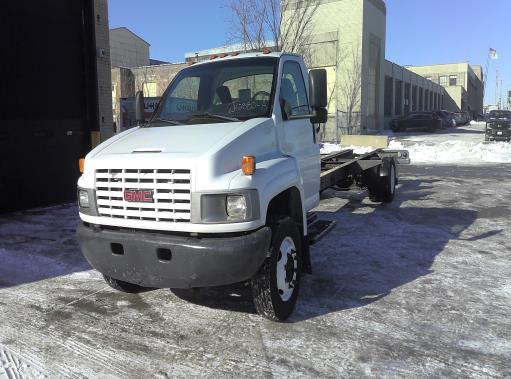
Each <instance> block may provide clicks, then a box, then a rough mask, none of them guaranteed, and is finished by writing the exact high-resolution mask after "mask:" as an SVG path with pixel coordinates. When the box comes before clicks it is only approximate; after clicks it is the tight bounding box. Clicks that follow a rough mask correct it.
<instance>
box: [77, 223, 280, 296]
mask: <svg viewBox="0 0 511 379" xmlns="http://www.w3.org/2000/svg"><path fill="white" fill-rule="evenodd" d="M77 234H78V242H79V244H80V248H81V250H82V253H83V255H84V256H85V258H86V259H87V261H88V262H89V263H90V264H91V266H92V267H94V268H95V269H96V270H98V271H99V272H101V273H103V274H105V275H107V276H110V277H112V278H114V279H118V280H122V281H125V282H129V283H133V284H138V285H140V286H143V287H154V288H193V287H209V286H219V285H226V284H232V283H237V282H242V281H245V280H247V279H250V278H251V277H252V276H253V275H254V274H255V273H256V272H257V271H258V270H259V268H260V267H261V265H262V264H263V262H264V260H265V258H266V256H267V252H268V249H269V246H270V239H271V231H270V229H269V228H268V227H263V228H261V229H259V230H257V231H255V232H252V233H250V234H246V235H237V236H233V237H231V236H228V237H220V238H195V237H188V236H176V235H168V234H163V233H149V232H145V231H133V230H130V231H124V230H108V229H101V228H98V227H94V228H93V227H90V226H86V225H83V224H81V225H80V226H79V227H78V229H77Z"/></svg>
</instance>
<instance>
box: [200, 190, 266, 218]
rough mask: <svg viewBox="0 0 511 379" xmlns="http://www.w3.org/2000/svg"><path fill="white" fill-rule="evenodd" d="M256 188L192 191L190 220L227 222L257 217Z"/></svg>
mask: <svg viewBox="0 0 511 379" xmlns="http://www.w3.org/2000/svg"><path fill="white" fill-rule="evenodd" d="M259 214H260V210H259V195H258V192H257V190H255V189H248V190H239V191H236V192H232V193H200V192H196V193H192V214H191V222H192V223H194V224H225V223H227V224H229V223H235V222H248V221H254V220H258V219H259Z"/></svg>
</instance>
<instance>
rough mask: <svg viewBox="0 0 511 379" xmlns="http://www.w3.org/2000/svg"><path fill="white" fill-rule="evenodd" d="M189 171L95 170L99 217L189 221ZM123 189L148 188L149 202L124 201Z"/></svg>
mask: <svg viewBox="0 0 511 379" xmlns="http://www.w3.org/2000/svg"><path fill="white" fill-rule="evenodd" d="M190 176H191V175H190V170H137V169H98V170H96V178H95V180H96V202H97V206H98V213H99V215H100V216H105V217H112V218H121V219H129V220H146V221H161V222H190V209H191V206H190V202H191V195H190V192H191V185H190ZM124 190H151V191H152V192H153V198H154V202H153V203H142V202H141V203H136V202H128V201H125V200H124Z"/></svg>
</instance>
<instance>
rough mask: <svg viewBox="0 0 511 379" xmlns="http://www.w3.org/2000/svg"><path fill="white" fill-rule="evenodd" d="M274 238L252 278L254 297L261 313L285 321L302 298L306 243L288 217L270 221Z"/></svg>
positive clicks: (274, 319)
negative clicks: (267, 253) (303, 257)
mask: <svg viewBox="0 0 511 379" xmlns="http://www.w3.org/2000/svg"><path fill="white" fill-rule="evenodd" d="M269 224H270V227H271V230H272V239H271V246H270V256H269V258H267V259H266V261H265V262H264V263H263V266H262V267H261V269H260V270H259V272H258V273H257V274H256V275H255V276H254V277H253V278H252V280H251V287H252V298H253V302H254V306H255V308H256V310H257V313H259V314H260V315H261V316H263V317H265V318H267V319H270V320H273V321H284V320H286V319H287V318H288V317H289V316H290V315H291V313H292V312H293V309H294V307H295V304H296V300H297V298H298V291H299V288H300V279H301V273H302V246H301V238H300V232H299V230H298V227H297V225H296V223H295V221H294V220H293V219H292V218H291V217H288V216H279V217H274V218H272V220H271V221H270V223H269Z"/></svg>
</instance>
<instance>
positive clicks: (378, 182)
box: [367, 158, 397, 203]
mask: <svg viewBox="0 0 511 379" xmlns="http://www.w3.org/2000/svg"><path fill="white" fill-rule="evenodd" d="M384 162H387V163H388V165H389V166H388V167H389V170H388V175H385V176H382V175H381V169H382V166H381V165H380V166H377V167H375V168H373V169H371V171H369V172H368V173H367V175H368V176H369V177H368V180H367V189H368V190H369V199H370V200H371V201H374V202H375V203H391V202H392V201H393V200H394V196H395V194H396V184H397V175H396V164H395V162H394V160H393V159H388V158H387V159H385V158H384Z"/></svg>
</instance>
